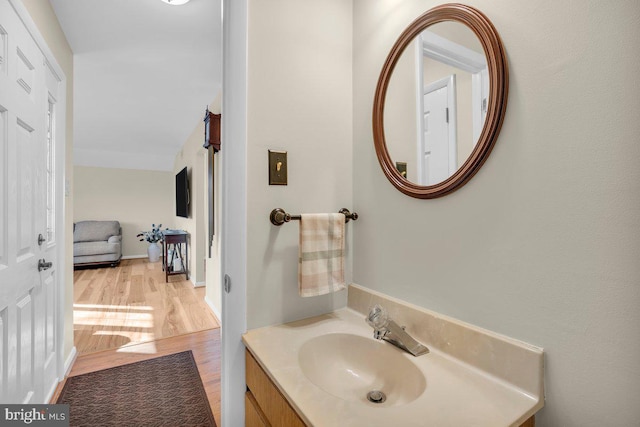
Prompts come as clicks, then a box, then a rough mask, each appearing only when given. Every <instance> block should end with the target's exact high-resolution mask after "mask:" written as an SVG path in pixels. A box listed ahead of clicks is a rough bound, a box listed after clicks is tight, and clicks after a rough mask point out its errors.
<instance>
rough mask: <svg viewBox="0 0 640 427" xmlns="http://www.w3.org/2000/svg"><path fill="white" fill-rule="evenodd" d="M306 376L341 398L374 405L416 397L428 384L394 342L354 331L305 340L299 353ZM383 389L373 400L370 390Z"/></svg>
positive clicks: (299, 359) (401, 401) (401, 402)
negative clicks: (379, 397) (380, 397)
mask: <svg viewBox="0 0 640 427" xmlns="http://www.w3.org/2000/svg"><path fill="white" fill-rule="evenodd" d="M298 361H299V364H300V367H301V369H302V372H303V373H304V375H305V376H306V377H307V378H308V379H309V380H310V381H311V382H312V383H314V384H315V385H316V386H318V387H319V388H321V389H322V390H324V391H325V392H327V393H330V394H332V395H333V396H336V397H339V398H341V399H345V400H350V401H360V402H365V403H366V404H368V405H375V406H386V407H388V406H397V405H403V404H407V403H409V402H411V401H413V400H415V399H417V398H418V397H419V396H420V395H421V394H422V393H423V392H424V390H425V388H426V386H427V382H426V379H425V377H424V375H423V373H422V372H421V371H420V369H418V367H417V366H416V365H415V364H414V363H413V362H412V361H411V360H409V359H408V358H407V357H406V356H405V355H404V354H403V353H402V350H399V349H397V348H395V347H393V346H392V345H391V344H389V343H387V342H383V341H376V340H375V339H373V337H372V338H365V337H362V336H359V335H354V334H342V333H334V334H326V335H320V336H317V337H314V338H311V339H310V340H308V341H306V342H305V343H304V344H303V345H302V346H301V348H300V351H299V353H298ZM372 390H379V391H382V392H383V393H384V394H385V395H386V401H384V402H382V403H372V402H370V401H368V400H367V393H368V392H370V391H372Z"/></svg>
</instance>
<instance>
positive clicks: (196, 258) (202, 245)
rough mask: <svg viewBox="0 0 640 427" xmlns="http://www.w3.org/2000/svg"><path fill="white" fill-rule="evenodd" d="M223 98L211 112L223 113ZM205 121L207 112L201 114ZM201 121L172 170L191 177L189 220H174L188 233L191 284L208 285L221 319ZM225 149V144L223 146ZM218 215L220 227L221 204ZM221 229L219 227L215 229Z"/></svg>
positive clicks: (209, 297) (209, 296) (216, 247)
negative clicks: (185, 170) (185, 168)
mask: <svg viewBox="0 0 640 427" xmlns="http://www.w3.org/2000/svg"><path fill="white" fill-rule="evenodd" d="M220 101H221V95H220V94H218V96H217V97H216V98H215V99H214V100H213V101H212V102H211V104H210V105H209V110H210V111H212V112H214V113H216V114H219V113H220ZM202 118H204V111H203V114H202ZM202 118H199V119H198V121H197V122H196V126H195V128H194V130H193V132H192V133H191V135H190V136H189V138H187V140H186V141H185V143H184V144H183V146H182V149H181V150H180V152H179V153H178V154H177V155H176V159H175V162H174V167H173V174H174V175H175V174H177V173H178V172H180V171H181V170H182V168H184V167H187V171H188V174H189V190H190V206H189V217H188V218H181V217H177V216H176V217H174V221H175V228H177V229H181V230H185V231H187V232H188V233H189V242H190V243H189V269H190V276H191V281H192V282H193V283H194V285H196V286H203V285H205V284H206V286H207V290H206V294H207V302H208V303H209V305H212V306H213V307H214V311H215V312H216V315H218V316H219V315H220V296H219V294H220V278H219V272H220V268H219V265H220V260H219V258H218V253H219V244H218V241H217V239H214V242H213V245H212V249H211V258H210V257H209V250H208V248H207V246H208V244H209V239H208V236H209V230H208V215H209V213H208V198H207V191H208V182H207V168H208V164H207V150H205V149H204V148H203V147H202V145H203V143H204V122H203V121H202ZM223 146H224V143H223ZM221 155H222V151H221V152H220V153H218V154H216V165H217V164H219V163H220V162H219V157H220V156H221ZM214 173H215V177H214V181H215V184H216V186H217V187H218V188H219V186H220V179H219V176H220V175H219V171H218V168H217V167H214ZM219 193H220V192H219V190H217V191H216V200H219V197H218V196H219ZM215 209H216V213H215V214H214V218H215V219H216V223H217V224H219V218H220V215H219V212H220V209H219V203H217V202H216V203H215ZM216 227H218V228H219V226H216ZM218 228H217V229H218Z"/></svg>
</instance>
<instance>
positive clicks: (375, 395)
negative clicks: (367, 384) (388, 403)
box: [367, 390, 387, 403]
mask: <svg viewBox="0 0 640 427" xmlns="http://www.w3.org/2000/svg"><path fill="white" fill-rule="evenodd" d="M367 400H369V402H373V403H382V402H384V401H385V400H387V396H386V395H385V394H384V393H383V392H381V391H380V390H371V391H370V392H369V393H367Z"/></svg>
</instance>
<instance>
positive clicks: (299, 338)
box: [243, 308, 544, 427]
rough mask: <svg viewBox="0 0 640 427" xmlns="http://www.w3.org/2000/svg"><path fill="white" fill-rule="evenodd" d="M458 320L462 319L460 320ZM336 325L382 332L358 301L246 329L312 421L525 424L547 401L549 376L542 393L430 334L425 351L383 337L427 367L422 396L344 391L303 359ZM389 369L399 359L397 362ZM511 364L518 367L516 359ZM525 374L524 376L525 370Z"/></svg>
mask: <svg viewBox="0 0 640 427" xmlns="http://www.w3.org/2000/svg"><path fill="white" fill-rule="evenodd" d="M429 315H432V313H430V314H429ZM469 326H470V325H469ZM456 327H460V324H458V325H456ZM470 327H471V326H470ZM407 331H408V332H411V329H410V328H407ZM336 333H340V334H353V335H358V336H361V337H366V338H367V339H371V340H374V339H373V336H372V335H373V331H372V329H371V328H370V327H369V326H368V325H367V324H366V323H365V321H364V316H363V315H362V313H358V312H357V311H355V310H352V309H350V308H344V309H341V310H337V311H335V312H333V313H330V314H326V315H321V316H316V317H312V318H309V319H304V320H300V321H297V322H291V323H286V324H282V325H276V326H269V327H264V328H260V329H254V330H250V331H248V332H247V333H246V334H245V335H244V336H243V342H244V343H245V345H246V347H247V348H248V349H249V351H250V352H251V353H252V354H253V355H254V356H255V358H256V360H257V361H258V363H259V364H260V365H261V366H262V367H263V368H264V370H265V372H267V375H269V377H270V378H271V380H272V381H273V382H274V383H275V385H276V386H277V387H278V388H279V390H280V391H281V392H282V394H283V395H284V396H285V397H286V398H287V400H288V401H289V403H290V404H291V406H292V407H293V408H294V409H295V410H296V411H297V412H298V414H299V415H300V416H301V418H302V419H303V420H304V421H305V422H306V423H307V424H309V425H311V426H318V427H320V426H331V427H333V426H365V425H368V426H389V425H402V426H407V427H408V426H425V425H433V426H439V427H444V426H455V427H459V426H486V427H500V426H518V425H520V424H521V423H522V422H524V421H525V420H527V419H528V418H529V417H530V416H531V415H533V414H535V413H536V412H537V411H538V410H539V409H540V408H541V407H542V406H543V405H544V400H543V398H542V385H541V384H540V385H539V387H538V390H539V391H540V393H538V394H535V393H531V391H526V390H524V389H523V388H521V387H518V386H516V385H514V384H513V383H511V382H510V381H508V378H507V379H505V378H500V377H499V376H497V375H494V374H493V373H489V372H487V371H486V370H483V369H480V368H478V367H477V366H473V365H472V364H469V363H468V362H463V361H461V360H460V359H458V358H456V357H453V356H452V355H450V354H448V353H447V352H445V351H441V350H440V349H438V348H435V347H434V346H433V344H432V343H429V342H425V340H422V342H423V343H424V344H426V345H427V346H429V348H430V350H431V352H430V353H429V354H426V355H423V356H419V357H414V356H412V355H410V354H408V353H406V352H404V351H402V350H400V349H397V348H396V347H394V346H392V345H391V344H389V343H386V342H382V341H380V344H381V345H388V346H390V347H391V348H392V349H394V351H395V350H397V351H398V353H399V354H400V355H401V356H402V357H405V358H407V359H410V361H411V363H414V364H415V366H417V367H418V369H419V370H420V371H421V372H422V374H423V375H424V377H425V379H426V387H425V389H424V391H423V392H422V393H421V394H420V395H419V396H418V397H417V398H416V399H415V400H413V401H411V402H409V403H405V404H400V405H395V406H385V403H382V404H374V403H371V402H367V401H366V400H364V401H354V400H347V399H342V398H339V397H337V396H335V395H333V394H330V393H328V392H326V391H325V390H323V389H321V388H319V387H318V386H316V385H315V384H314V383H313V382H311V381H310V380H309V378H308V377H307V376H306V375H305V374H304V372H303V371H302V368H301V366H300V363H299V359H298V357H299V351H300V349H301V347H302V346H303V345H304V344H305V343H307V342H308V341H309V340H310V339H312V338H314V337H318V336H321V335H326V334H336ZM468 336H469V335H468V334H467V338H468ZM490 338H491V340H496V339H498V340H500V341H501V342H500V345H497V346H495V348H497V349H501V348H503V347H504V346H505V345H507V346H514V345H515V346H518V345H522V347H523V348H522V349H519V350H521V351H525V352H529V353H531V352H532V351H534V352H535V350H536V348H534V347H531V346H528V345H527V344H525V343H522V344H520V343H519V342H517V341H515V340H513V341H512V342H511V341H509V340H510V339H508V338H506V337H505V338H504V339H502V338H496V337H494V336H492V337H490ZM505 341H506V344H505ZM470 344H473V343H470ZM538 351H539V364H538V365H534V366H521V369H527V370H531V369H533V370H541V369H542V350H541V349H538ZM536 355H537V353H535V354H534V356H536ZM490 358H492V359H500V357H497V358H496V357H492V356H491V357H490ZM534 359H535V358H534ZM516 362H517V363H520V362H519V361H516ZM389 369H393V367H392V366H389ZM511 371H513V372H516V371H518V369H515V368H513V367H512V368H511ZM518 376H519V377H522V373H521V372H518ZM531 376H532V377H534V380H535V377H537V378H540V379H541V378H542V373H541V372H531Z"/></svg>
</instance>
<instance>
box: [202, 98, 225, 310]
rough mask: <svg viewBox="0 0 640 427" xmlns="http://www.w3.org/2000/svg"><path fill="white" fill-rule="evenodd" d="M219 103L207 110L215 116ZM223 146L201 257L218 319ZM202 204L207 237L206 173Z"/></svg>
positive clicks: (208, 298) (209, 299)
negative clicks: (211, 215) (212, 234)
mask: <svg viewBox="0 0 640 427" xmlns="http://www.w3.org/2000/svg"><path fill="white" fill-rule="evenodd" d="M221 102H222V93H219V94H218V96H217V97H216V99H214V100H213V102H212V103H211V104H210V105H209V110H210V111H212V112H214V113H215V114H220V110H221ZM224 145H225V142H223V143H222V147H221V149H220V151H218V153H216V154H215V155H214V157H213V161H214V164H213V184H214V188H215V189H214V194H213V196H214V200H213V208H214V214H213V220H214V224H213V227H214V236H213V240H212V243H211V256H209V251H208V249H207V245H208V244H209V241H208V237H205V251H206V253H205V254H204V255H203V256H204V257H205V258H206V268H205V282H206V287H207V288H206V296H205V298H206V301H207V303H208V304H209V306H211V308H212V309H213V311H214V312H215V314H216V316H218V319H220V318H221V317H222V289H221V287H220V283H221V280H220V279H221V277H220V276H221V270H220V262H221V258H220V255H221V252H220V238H219V237H220V232H221V230H220V217H221V213H222V206H221V204H220V201H221V189H222V186H221V182H222V179H221V178H222V174H221V169H220V167H221V165H222V157H223V156H224V152H225V149H224ZM204 167H205V171H207V168H208V163H207V161H206V158H205V162H204ZM204 179H205V183H204V189H205V193H204V203H205V204H207V207H206V209H205V224H204V226H205V230H206V232H205V236H209V234H210V233H209V219H208V215H209V214H208V212H209V211H208V198H207V191H208V190H207V188H208V185H209V184H208V177H207V173H205V176H204Z"/></svg>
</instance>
